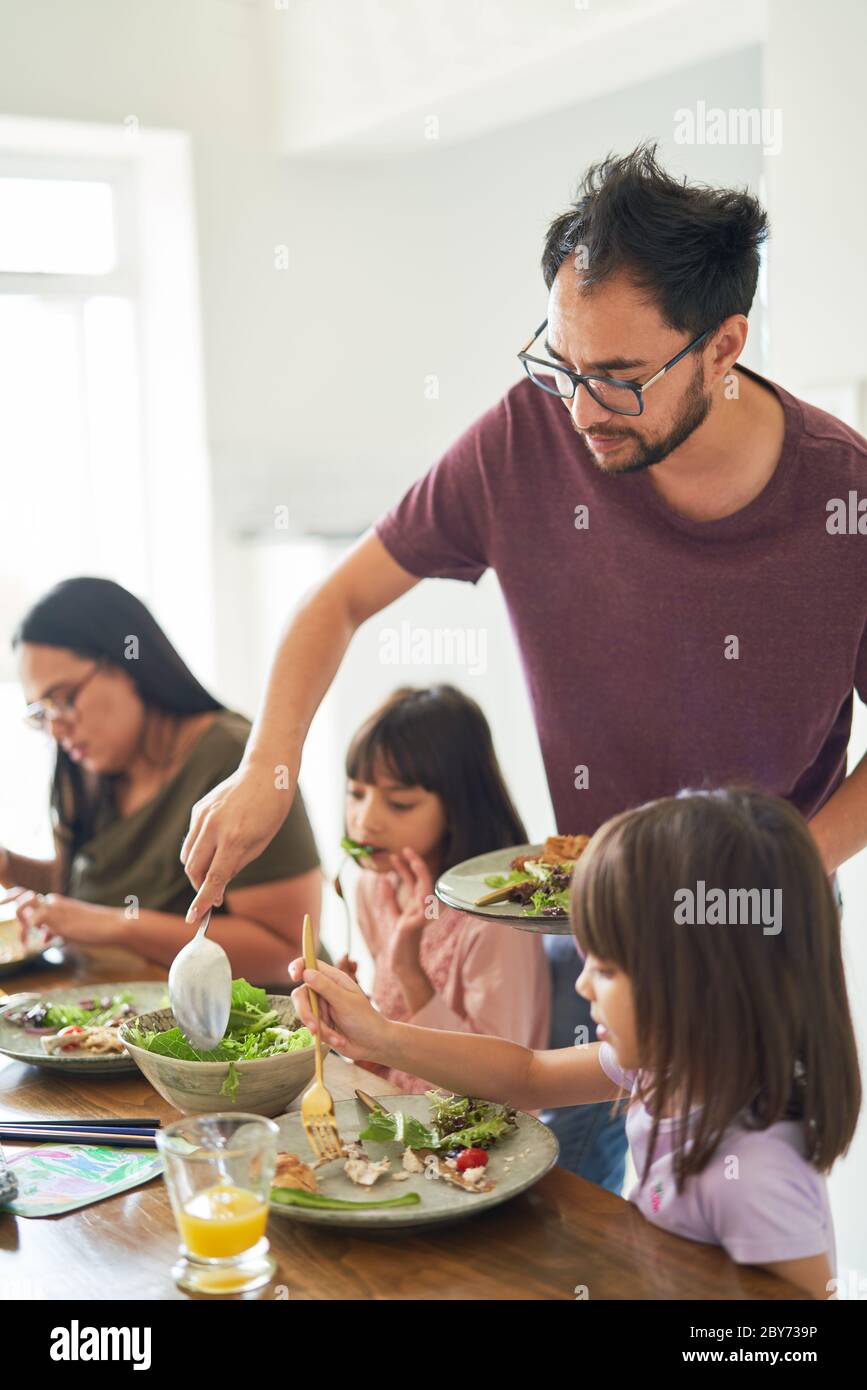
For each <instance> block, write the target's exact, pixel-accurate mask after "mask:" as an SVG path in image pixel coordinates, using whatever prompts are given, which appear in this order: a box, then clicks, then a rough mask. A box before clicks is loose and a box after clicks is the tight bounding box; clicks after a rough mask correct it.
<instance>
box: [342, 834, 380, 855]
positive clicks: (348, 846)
mask: <svg viewBox="0 0 867 1390" xmlns="http://www.w3.org/2000/svg"><path fill="white" fill-rule="evenodd" d="M340 848H341V849H344V850H346V853H347V854H351V855H352V857H353V859H355V860H356V861H358V860H359V859H369V858H370V852H371V849H372V848H373V846H372V845H360V844H359V843H358V841H357V840H350V838H349V836H348V835H344V836H343V839H342V840H341V841H340Z"/></svg>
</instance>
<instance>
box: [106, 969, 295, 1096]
mask: <svg viewBox="0 0 867 1390" xmlns="http://www.w3.org/2000/svg"><path fill="white" fill-rule="evenodd" d="M257 993H259V992H258V991H257ZM260 993H261V994H262V996H263V999H264V998H267V1007H268V1008H269V1009H273V1010H275V1011H276V1013H277V1015H278V1019H277V1026H278V1027H280V1028H283V1029H289V1030H291V1031H295V1030H297V1029H298V1028H299V1027H300V1020H299V1019H298V1016H297V1014H296V1012H295V1005H294V1004H293V1003H292V1000H291V998H290V997H289V996H288V995H284V994H269V995H267V996H265V995H264V991H261V992H260ZM176 1027H177V1025H176V1022H175V1017H174V1015H173V1013H172V1011H171V1009H158V1010H156V1011H154V1012H153V1013H147V1014H141V1015H139V1017H138V1018H136V1019H135V1020H134V1022H133V1023H131V1024H129V1025H126V1026H124V1027H123V1028H121V1030H120V1036H121V1040H122V1041H123V1043H124V1045H125V1047H126V1049H127V1051H128V1052H129V1054H130V1056H131V1057H132V1058H133V1059H134V1060H135V1062H136V1065H137V1066H138V1068H139V1070H140V1071H141V1073H142V1075H143V1076H144V1077H145V1078H146V1079H147V1080H148V1081H149V1082H150V1084H151V1085H152V1086H153V1088H154V1090H155V1091H157V1092H158V1093H159V1095H161V1096H162V1097H163V1099H164V1100H167V1101H168V1103H169V1105H172V1106H174V1108H175V1109H176V1110H180V1111H181V1113H182V1114H184V1115H207V1114H212V1113H214V1112H216V1111H219V1110H230V1109H231V1108H232V1107H233V1106H235V1105H236V1106H237V1108H238V1109H239V1110H245V1111H249V1112H250V1113H252V1114H255V1115H266V1116H269V1117H270V1116H273V1115H282V1114H283V1112H284V1111H285V1109H286V1107H287V1106H288V1105H289V1103H290V1102H291V1101H293V1100H294V1099H295V1097H296V1096H297V1095H298V1094H299V1093H300V1092H301V1091H302V1090H303V1089H304V1088H305V1086H306V1085H307V1083H308V1082H309V1081H310V1078H311V1077H312V1075H313V1069H314V1066H315V1056H314V1051H315V1050H314V1045H313V1043H312V1041H311V1042H310V1043H309V1045H308V1046H304V1047H298V1048H296V1049H295V1050H293V1051H283V1052H274V1053H273V1054H272V1055H270V1056H264V1057H249V1058H247V1059H244V1058H243V1057H239V1058H237V1059H231V1060H225V1061H199V1060H192V1059H190V1058H189V1057H185V1056H172V1055H169V1054H167V1053H163V1052H157V1051H153V1050H151V1049H150V1048H148V1047H143V1046H141V1045H140V1044H139V1042H137V1041H136V1039H140V1038H141V1036H142V1034H153V1033H157V1034H160V1033H166V1032H167V1031H168V1030H171V1029H176ZM183 1050H184V1051H189V1050H191V1049H189V1045H187V1047H186V1048H184V1049H183Z"/></svg>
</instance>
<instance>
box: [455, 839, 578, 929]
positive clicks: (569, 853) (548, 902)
mask: <svg viewBox="0 0 867 1390" xmlns="http://www.w3.org/2000/svg"><path fill="white" fill-rule="evenodd" d="M589 842H590V836H589V835H549V836H548V839H547V840H546V841H545V844H544V846H543V848H542V850H541V852H540V853H539V854H538V855H537V856H535V857H533V856H532V855H529V854H519V855H517V856H516V858H514V859H513V860H512V861H511V863H510V865H509V873H508V874H490V875H488V877H487V878H486V879H485V883H486V884H487V885H488V887H489V888H493V889H495V890H496V892H497V893H498V894H499V895H500V896H501V897H502V898H503V899H505V900H507V901H508V902H513V903H520V904H521V905H522V906H523V908H524V911H525V913H526V914H527V916H532V917H566V916H568V913H569V888H570V884H571V882H572V872H573V870H574V868H575V864H576V862H577V861H578V859H579V857H580V856H581V854H582V853H583V852H584V850H585V848H586V847H587V845H588V844H589ZM495 896H496V895H495V894H494V893H491V894H488V896H487V897H486V898H480V899H479V900H478V902H479V903H483V902H492V901H494V900H495Z"/></svg>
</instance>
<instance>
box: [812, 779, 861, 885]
mask: <svg viewBox="0 0 867 1390" xmlns="http://www.w3.org/2000/svg"><path fill="white" fill-rule="evenodd" d="M810 830H811V831H812V834H813V838H814V840H815V841H816V844H817V845H818V846H819V853H820V854H821V856H822V863H823V864H824V865H825V869H826V871H827V873H829V874H832V873H834V871H835V869H839V867H840V865H841V864H845V863H846V860H847V859H851V858H852V856H853V854H857V853H858V852H859V850H862V849H864V847H865V845H867V753H865V755H864V757H863V758H862V759H861V761H860V763H859V764H858V766H857V767H856V768H854V769H853V771H852V772H850V774H849V776H848V777H847V778H846V780H845V781H844V782H842V783H841V784H840V786H839V787H838V788H837V790H836V791H835V793H834V795H833V796H831V797H829V798H828V800H827V801H826V802H825V805H824V806H823V807H822V809H821V811H817V812H816V814H815V816H814V817H813V819H812V820H811V821H810Z"/></svg>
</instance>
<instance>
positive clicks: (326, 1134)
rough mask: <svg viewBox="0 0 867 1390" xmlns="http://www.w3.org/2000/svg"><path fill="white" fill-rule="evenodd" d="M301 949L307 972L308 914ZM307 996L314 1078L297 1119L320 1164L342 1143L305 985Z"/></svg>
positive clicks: (312, 956) (336, 1154)
mask: <svg viewBox="0 0 867 1390" xmlns="http://www.w3.org/2000/svg"><path fill="white" fill-rule="evenodd" d="M301 946H302V952H303V955H304V964H305V966H306V967H307V969H308V970H315V969H316V949H315V947H314V944H313V927H312V925H311V922H310V914H309V912H305V914H304V928H303V931H302V933H301ZM307 994H308V996H309V999H310V1008H311V1010H312V1012H313V1017H314V1018H315V1019H316V1023H317V1028H316V1032H315V1033H314V1034H313V1040H314V1043H315V1045H316V1076H315V1078H314V1080H313V1081H312V1082H311V1083H310V1085H309V1086H308V1087H307V1090H306V1091H305V1092H304V1095H303V1096H302V1097H301V1119H302V1120H303V1121H304V1129H305V1132H306V1134H307V1139H308V1141H309V1143H310V1147H311V1149H312V1150H313V1152H314V1153H315V1154H316V1157H317V1158H318V1159H320V1160H321V1161H323V1162H324V1161H326V1160H328V1159H331V1158H340V1157H341V1156H342V1154H343V1142H342V1140H341V1138H340V1134H339V1133H338V1129H337V1117H336V1115H335V1114H334V1101H333V1099H332V1096H331V1092H330V1091H329V1090H328V1087H327V1086H326V1085H325V1081H324V1080H323V1076H322V1038H321V1036H320V1029H319V1026H318V1025H319V1020H320V1013H319V998H318V996H317V994H316V992H315V991H314V990H312V989H311V988H310V986H309V985H308V986H307Z"/></svg>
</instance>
